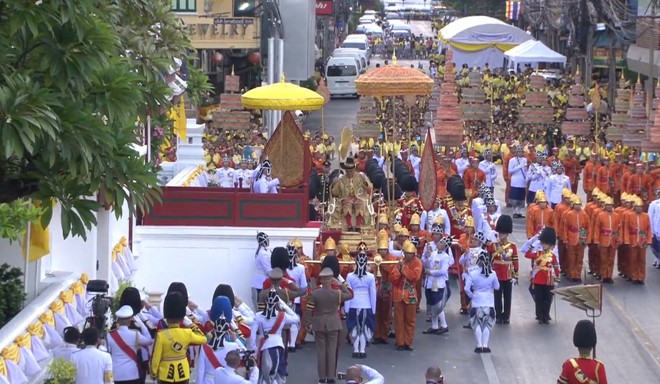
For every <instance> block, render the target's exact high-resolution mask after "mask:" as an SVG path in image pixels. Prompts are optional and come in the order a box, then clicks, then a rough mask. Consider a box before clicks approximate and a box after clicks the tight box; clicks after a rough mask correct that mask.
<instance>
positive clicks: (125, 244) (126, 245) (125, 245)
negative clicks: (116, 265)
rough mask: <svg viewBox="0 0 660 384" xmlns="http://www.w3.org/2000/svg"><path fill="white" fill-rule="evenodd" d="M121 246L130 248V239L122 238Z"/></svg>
mask: <svg viewBox="0 0 660 384" xmlns="http://www.w3.org/2000/svg"><path fill="white" fill-rule="evenodd" d="M200 168H201V166H200ZM119 244H121V246H122V247H128V239H127V238H126V236H122V237H121V239H120V240H119Z"/></svg>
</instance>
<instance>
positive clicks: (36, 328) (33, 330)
mask: <svg viewBox="0 0 660 384" xmlns="http://www.w3.org/2000/svg"><path fill="white" fill-rule="evenodd" d="M27 331H28V332H29V333H30V335H32V336H37V337H38V338H40V339H43V338H44V326H43V324H41V323H40V322H38V321H35V322H34V323H32V324H30V325H28V327H27Z"/></svg>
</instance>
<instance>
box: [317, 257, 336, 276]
mask: <svg viewBox="0 0 660 384" xmlns="http://www.w3.org/2000/svg"><path fill="white" fill-rule="evenodd" d="M323 268H330V269H332V274H333V275H334V276H335V279H336V278H337V277H339V259H338V258H337V256H326V257H324V258H323V261H322V262H321V270H323Z"/></svg>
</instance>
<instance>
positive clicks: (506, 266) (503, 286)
mask: <svg viewBox="0 0 660 384" xmlns="http://www.w3.org/2000/svg"><path fill="white" fill-rule="evenodd" d="M495 232H497V241H495V242H493V243H492V244H491V245H490V246H489V247H488V252H489V253H490V255H491V257H492V266H493V271H494V272H495V274H496V275H497V280H498V281H499V285H500V287H499V288H498V289H496V290H495V321H496V323H497V324H509V322H510V317H511V294H512V291H513V286H514V285H516V284H518V249H517V247H516V244H515V243H512V242H510V241H509V239H508V237H509V235H510V234H512V233H513V221H512V220H511V217H510V216H508V215H502V216H500V218H499V219H498V220H497V224H496V226H495Z"/></svg>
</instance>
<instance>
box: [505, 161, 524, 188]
mask: <svg viewBox="0 0 660 384" xmlns="http://www.w3.org/2000/svg"><path fill="white" fill-rule="evenodd" d="M509 175H510V177H511V186H512V187H514V188H525V187H527V158H525V157H514V158H513V159H511V160H510V161H509Z"/></svg>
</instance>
